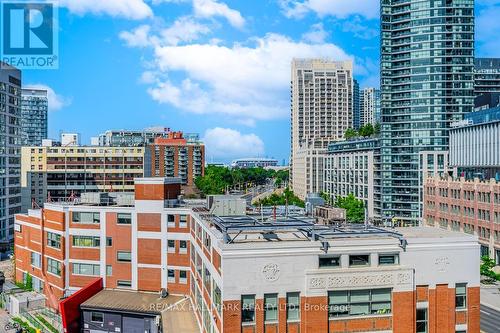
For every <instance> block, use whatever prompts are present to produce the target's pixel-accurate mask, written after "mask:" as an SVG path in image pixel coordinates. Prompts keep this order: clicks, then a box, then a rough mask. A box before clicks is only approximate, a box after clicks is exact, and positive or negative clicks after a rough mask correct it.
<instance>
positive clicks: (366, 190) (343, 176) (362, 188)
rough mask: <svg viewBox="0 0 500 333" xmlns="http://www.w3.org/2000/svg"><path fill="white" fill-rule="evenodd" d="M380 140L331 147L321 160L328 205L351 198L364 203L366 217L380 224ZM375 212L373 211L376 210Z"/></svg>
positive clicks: (340, 143) (341, 143) (342, 143)
mask: <svg viewBox="0 0 500 333" xmlns="http://www.w3.org/2000/svg"><path fill="white" fill-rule="evenodd" d="M379 169H380V140H379V139H378V138H376V139H364V140H353V141H345V142H338V143H332V144H330V146H329V147H328V156H327V157H326V159H325V176H324V177H325V178H324V180H325V188H324V191H325V193H327V194H328V195H329V196H330V197H331V199H332V201H335V199H336V198H337V197H339V196H340V197H346V196H348V195H349V194H353V195H354V196H355V197H356V198H358V199H360V200H363V202H364V203H365V209H366V217H367V218H368V219H370V220H380V197H375V192H377V193H380V179H379V174H380V170H379ZM376 208H377V209H376Z"/></svg>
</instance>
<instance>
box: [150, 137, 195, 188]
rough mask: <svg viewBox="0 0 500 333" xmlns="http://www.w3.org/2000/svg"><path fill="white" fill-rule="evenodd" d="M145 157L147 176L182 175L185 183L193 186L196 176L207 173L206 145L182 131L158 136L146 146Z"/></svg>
mask: <svg viewBox="0 0 500 333" xmlns="http://www.w3.org/2000/svg"><path fill="white" fill-rule="evenodd" d="M144 159H145V165H144V174H145V176H146V177H180V178H181V180H182V184H183V185H186V186H187V187H193V186H194V180H195V179H196V177H199V176H203V175H204V174H205V145H204V144H203V143H201V142H200V141H199V140H198V138H197V137H195V138H186V137H184V134H183V133H182V132H169V133H168V134H167V136H166V137H161V138H156V139H155V141H154V144H152V145H150V146H147V147H146V151H145V157H144ZM188 189H189V188H188Z"/></svg>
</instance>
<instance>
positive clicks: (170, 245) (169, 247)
mask: <svg viewBox="0 0 500 333" xmlns="http://www.w3.org/2000/svg"><path fill="white" fill-rule="evenodd" d="M167 252H169V253H175V240H172V239H169V240H168V241H167Z"/></svg>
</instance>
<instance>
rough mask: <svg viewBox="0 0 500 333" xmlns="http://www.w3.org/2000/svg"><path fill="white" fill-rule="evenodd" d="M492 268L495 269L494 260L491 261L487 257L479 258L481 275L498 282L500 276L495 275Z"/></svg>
mask: <svg viewBox="0 0 500 333" xmlns="http://www.w3.org/2000/svg"><path fill="white" fill-rule="evenodd" d="M493 267H495V260H493V259H491V258H490V257H489V256H482V257H481V267H480V271H481V275H483V276H487V277H489V278H492V279H495V280H500V274H497V273H495V272H494V271H493Z"/></svg>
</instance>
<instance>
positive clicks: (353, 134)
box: [344, 128, 358, 140]
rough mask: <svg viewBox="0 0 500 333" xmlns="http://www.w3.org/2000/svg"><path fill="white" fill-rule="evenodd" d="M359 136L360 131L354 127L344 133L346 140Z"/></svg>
mask: <svg viewBox="0 0 500 333" xmlns="http://www.w3.org/2000/svg"><path fill="white" fill-rule="evenodd" d="M357 136H358V132H357V131H356V130H355V129H353V128H348V129H347V130H346V131H345V133H344V138H345V139H346V140H349V139H352V138H355V137H357Z"/></svg>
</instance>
